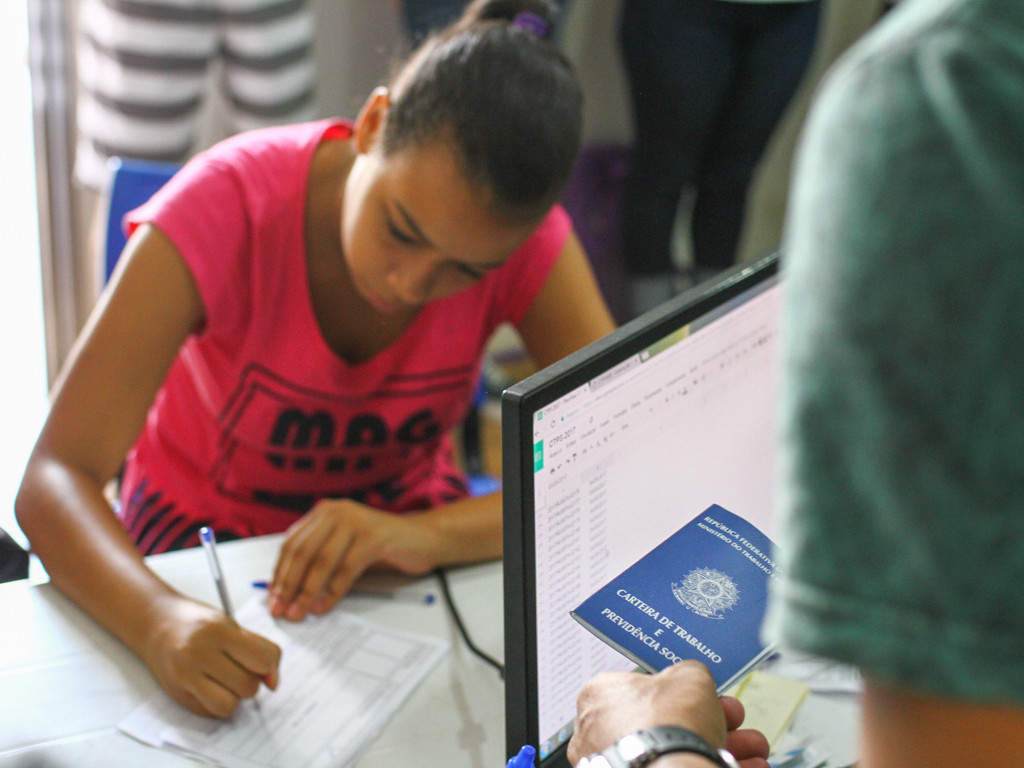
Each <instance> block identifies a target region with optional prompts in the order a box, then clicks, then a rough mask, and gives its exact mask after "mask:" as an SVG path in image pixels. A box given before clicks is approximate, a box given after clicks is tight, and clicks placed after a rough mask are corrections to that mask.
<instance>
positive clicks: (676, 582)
mask: <svg viewBox="0 0 1024 768" xmlns="http://www.w3.org/2000/svg"><path fill="white" fill-rule="evenodd" d="M772 549H773V545H772V542H771V540H770V539H769V538H768V537H767V536H766V535H765V534H764V533H762V532H761V531H760V530H759V529H758V528H757V527H755V526H754V525H751V524H750V523H748V522H747V521H746V520H744V519H743V518H741V517H738V516H737V515H734V514H733V513H731V512H729V511H728V510H726V509H723V508H722V507H720V506H718V505H717V504H714V505H712V506H710V507H708V508H707V509H706V510H704V511H703V512H702V513H701V514H699V515H698V516H697V517H695V518H694V519H693V520H691V521H690V522H689V523H687V524H686V525H684V526H683V527H682V528H680V529H679V530H678V531H676V532H675V533H674V534H672V535H671V536H669V537H668V538H667V539H665V541H663V542H662V543H661V544H659V545H658V546H657V547H655V548H654V549H652V550H651V551H650V552H648V553H647V554H646V555H644V556H643V557H642V558H640V560H638V561H637V562H636V563H635V564H633V565H632V566H630V567H629V568H627V569H626V570H625V571H623V572H622V573H620V574H619V575H618V576H616V577H615V578H614V579H612V580H611V581H610V582H609V583H608V584H606V585H605V586H603V587H602V588H601V589H599V590H598V591H597V592H595V593H594V594H593V595H591V596H590V597H589V598H587V599H586V600H584V601H583V603H581V604H580V605H579V607H577V608H576V609H575V610H574V611H571V614H572V617H573V618H574V619H576V621H578V622H579V623H580V624H582V625H583V626H584V627H586V628H587V629H589V630H590V631H591V632H593V633H594V634H595V635H597V636H598V637H599V638H601V639H602V640H604V641H605V642H606V643H608V644H609V645H611V646H612V647H613V648H615V649H616V650H618V651H620V652H621V653H623V654H625V655H626V656H627V657H629V658H630V659H632V660H633V661H634V662H636V663H637V664H638V665H639V666H641V667H643V668H644V669H646V670H647V671H648V672H656V671H658V670H660V669H664V668H665V667H667V666H668V665H669V664H673V663H675V662H677V661H681V660H683V659H696V660H698V661H701V662H703V663H704V664H706V665H707V667H708V668H709V669H710V670H711V673H712V675H713V676H714V678H715V684H716V685H717V686H718V690H719V692H722V691H725V690H726V689H728V688H729V687H730V686H731V685H732V684H733V683H734V682H736V681H737V680H739V679H740V678H741V677H742V676H743V675H745V674H746V673H747V672H749V671H750V670H751V669H752V668H753V667H754V666H756V665H757V664H758V663H759V662H761V661H763V660H764V659H766V658H767V657H768V656H769V655H771V648H769V647H767V646H766V645H765V644H764V643H762V642H761V636H760V630H761V622H762V620H763V619H764V613H765V607H766V605H767V600H768V582H769V581H770V580H771V578H772V575H773V574H774V573H775V561H774V559H773V555H772Z"/></svg>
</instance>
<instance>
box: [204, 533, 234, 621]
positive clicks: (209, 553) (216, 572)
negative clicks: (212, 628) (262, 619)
mask: <svg viewBox="0 0 1024 768" xmlns="http://www.w3.org/2000/svg"><path fill="white" fill-rule="evenodd" d="M199 541H200V543H202V545H203V549H204V550H206V562H207V563H209V565H210V573H211V574H212V575H213V583H214V584H216V585H217V593H218V594H219V595H220V604H221V607H222V608H223V609H224V613H226V614H227V616H228V618H229V619H231V620H232V621H234V619H235V612H234V611H233V610H232V608H231V596H230V595H228V585H227V584H226V583H225V582H224V572H223V571H222V570H221V569H220V558H219V557H217V539H216V538H214V535H213V531H212V530H210V528H208V527H207V526H205V525H204V526H203V527H202V528H200V529H199Z"/></svg>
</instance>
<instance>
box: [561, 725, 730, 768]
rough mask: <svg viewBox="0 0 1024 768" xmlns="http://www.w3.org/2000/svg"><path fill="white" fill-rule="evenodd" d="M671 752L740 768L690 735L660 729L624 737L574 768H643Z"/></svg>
mask: <svg viewBox="0 0 1024 768" xmlns="http://www.w3.org/2000/svg"><path fill="white" fill-rule="evenodd" d="M671 752H677V753H686V752H689V753H691V754H694V755H700V756H701V757H706V758H707V759H708V760H710V761H711V762H712V763H714V764H715V765H717V766H719V768H739V764H738V763H737V762H736V758H734V757H733V756H732V755H731V754H730V753H729V752H728V750H725V749H715V748H714V747H712V746H711V745H710V744H708V743H707V742H706V741H704V739H702V738H701V737H700V736H698V735H697V734H696V733H694V732H693V731H689V730H687V729H686V728H678V727H676V726H673V725H659V726H655V727H654V728H645V729H644V730H642V731H637V732H636V733H631V734H629V735H628V736H623V737H622V738H621V739H619V740H618V741H617V742H616V743H615V744H613V745H612V746H610V747H608V749H606V750H605V751H604V752H601V753H600V754H595V755H591V756H590V757H584V758H583V759H582V760H580V761H579V762H578V763H576V768H642V766H645V765H647V764H648V763H650V762H652V761H654V760H656V759H657V758H659V757H661V756H662V755H667V754H669V753H671Z"/></svg>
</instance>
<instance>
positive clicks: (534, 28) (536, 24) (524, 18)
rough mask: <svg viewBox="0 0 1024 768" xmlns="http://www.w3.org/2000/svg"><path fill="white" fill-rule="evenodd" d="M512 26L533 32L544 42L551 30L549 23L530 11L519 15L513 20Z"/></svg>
mask: <svg viewBox="0 0 1024 768" xmlns="http://www.w3.org/2000/svg"><path fill="white" fill-rule="evenodd" d="M512 26H513V27H519V28H520V29H525V30H526V31H527V32H533V34H535V35H536V36H537V37H539V38H541V39H542V40H544V39H546V38H547V36H548V30H549V29H550V27H549V25H548V23H547V22H546V21H544V19H542V18H541V17H540V16H538V15H537V14H536V13H531V12H530V11H522V12H520V13H517V14H516V17H515V18H514V19H512Z"/></svg>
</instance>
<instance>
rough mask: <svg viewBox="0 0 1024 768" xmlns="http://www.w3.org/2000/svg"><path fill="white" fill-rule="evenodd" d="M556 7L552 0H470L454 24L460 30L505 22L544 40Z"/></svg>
mask: <svg viewBox="0 0 1024 768" xmlns="http://www.w3.org/2000/svg"><path fill="white" fill-rule="evenodd" d="M557 19H558V6H557V5H556V4H555V3H554V2H552V0H473V2H471V3H470V4H469V5H467V6H466V9H465V11H463V13H462V17H461V18H460V19H459V20H458V21H457V22H456V23H455V27H456V28H459V29H464V28H466V27H469V26H472V25H473V24H479V23H481V22H488V21H507V22H508V23H509V24H512V25H514V26H516V27H519V28H520V29H523V30H524V31H527V32H530V33H532V34H534V35H536V36H537V37H540V38H542V39H544V40H549V39H551V37H552V35H553V34H554V29H555V22H556V21H557Z"/></svg>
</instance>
